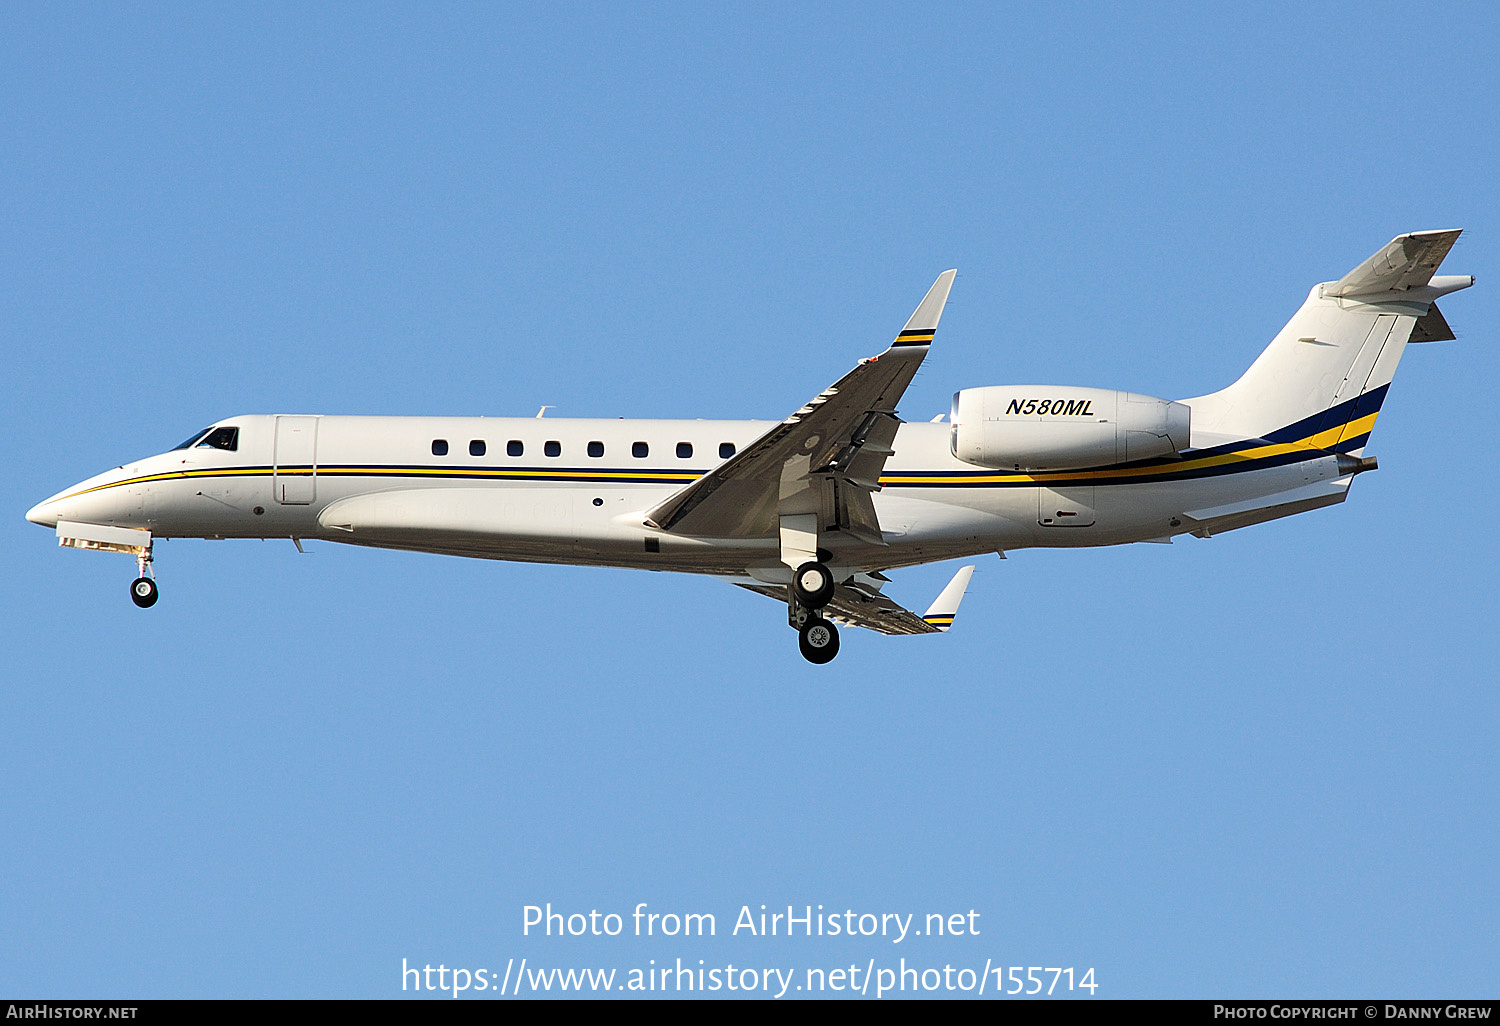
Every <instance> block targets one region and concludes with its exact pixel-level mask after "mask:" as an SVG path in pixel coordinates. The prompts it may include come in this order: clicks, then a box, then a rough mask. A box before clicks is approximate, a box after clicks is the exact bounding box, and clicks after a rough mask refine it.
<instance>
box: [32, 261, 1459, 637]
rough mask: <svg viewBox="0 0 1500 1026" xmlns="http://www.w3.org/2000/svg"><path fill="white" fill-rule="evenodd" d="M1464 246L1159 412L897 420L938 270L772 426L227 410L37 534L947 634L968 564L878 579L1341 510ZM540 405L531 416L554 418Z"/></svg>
mask: <svg viewBox="0 0 1500 1026" xmlns="http://www.w3.org/2000/svg"><path fill="white" fill-rule="evenodd" d="M1458 235H1459V233H1458V231H1428V232H1415V233H1412V234H1410V235H1402V236H1400V237H1398V238H1396V239H1395V240H1393V241H1392V242H1391V243H1390V245H1388V246H1386V247H1384V248H1383V249H1381V250H1380V252H1378V253H1376V254H1375V255H1374V256H1373V257H1371V258H1370V259H1369V260H1366V261H1365V262H1364V263H1362V264H1360V265H1359V266H1358V267H1356V268H1355V269H1354V270H1352V271H1350V272H1349V273H1348V274H1346V275H1344V277H1342V278H1340V279H1339V280H1338V281H1335V282H1328V283H1324V284H1321V285H1317V286H1315V287H1314V288H1313V290H1312V293H1311V294H1310V295H1309V296H1308V297H1307V301H1306V302H1305V303H1304V304H1303V305H1302V308H1301V309H1300V310H1298V311H1297V313H1296V315H1295V316H1293V317H1292V319H1291V321H1290V322H1289V323H1288V324H1287V326H1286V327H1285V328H1283V329H1282V330H1281V333H1280V334H1279V335H1277V336H1276V338H1275V339H1273V340H1272V342H1271V344H1270V346H1269V347H1268V348H1267V349H1266V350H1265V352H1263V353H1262V354H1261V355H1260V357H1259V359H1257V360H1256V361H1255V363H1254V364H1252V365H1251V367H1250V369H1249V370H1248V371H1246V372H1245V374H1244V375H1243V376H1242V377H1241V378H1240V379H1239V380H1238V381H1236V382H1235V383H1234V384H1232V385H1230V386H1229V387H1228V388H1225V389H1223V390H1222V391H1218V392H1214V393H1212V394H1210V395H1204V396H1199V397H1197V398H1195V399H1182V400H1179V401H1176V402H1171V401H1168V400H1165V399H1157V398H1153V397H1152V396H1148V395H1138V394H1135V393H1131V392H1116V391H1108V390H1105V389H1097V388H1076V387H1069V386H1055V385H1019V386H995V387H987V388H967V389H964V390H963V391H961V392H959V393H957V394H956V395H955V396H954V397H953V407H952V413H951V415H950V416H949V422H948V423H942V422H941V421H942V418H941V417H939V418H938V419H937V420H936V421H934V422H931V423H922V424H911V423H903V422H902V421H901V420H900V418H898V417H897V415H896V406H897V403H898V402H899V401H900V399H901V395H902V393H903V392H904V391H905V390H906V386H907V385H908V384H909V383H910V382H911V379H912V376H913V375H914V374H915V373H916V371H917V368H918V366H920V364H921V363H922V359H923V357H925V356H926V355H927V350H928V349H929V347H930V346H931V344H932V339H933V333H934V332H935V331H936V329H937V326H938V320H939V318H940V317H941V316H942V312H943V307H944V305H945V304H946V302H947V299H948V290H949V288H950V287H951V286H952V284H953V278H954V275H955V273H956V272H954V271H945V272H944V273H943V274H942V275H940V276H939V277H938V280H937V282H936V283H935V284H934V285H933V286H932V289H931V290H930V291H929V292H928V293H927V296H926V298H925V299H923V300H922V302H921V304H920V305H919V306H918V307H917V310H916V312H915V313H914V314H912V316H911V319H910V320H909V321H907V323H906V327H905V328H903V329H902V330H901V332H900V334H898V335H897V336H896V340H895V341H894V342H892V343H891V345H890V347H889V348H888V349H887V350H886V351H885V352H883V353H881V354H880V355H879V356H874V357H871V358H869V359H867V360H862V361H860V363H859V365H858V366H857V367H855V368H854V369H853V370H852V371H850V372H849V373H848V374H846V375H844V377H843V378H841V379H839V381H838V382H836V383H835V384H834V385H833V386H831V387H830V388H827V389H825V390H823V391H822V392H819V393H818V394H817V395H816V396H814V397H813V398H812V399H811V400H809V401H808V403H807V404H806V405H805V406H802V407H800V408H798V409H797V410H796V411H795V412H794V413H792V414H791V416H789V417H787V418H786V419H785V420H782V421H774V422H773V421H703V420H637V421H630V420H565V419H561V418H547V417H542V416H541V415H540V414H539V415H538V416H537V417H532V418H526V419H491V418H483V419H481V418H457V417H445V418H436V417H331V416H283V415H273V416H244V417H231V418H229V419H228V420H223V421H220V422H218V423H216V424H213V425H211V426H210V427H207V428H205V429H203V430H202V431H198V432H196V433H194V434H193V435H192V436H191V437H189V438H188V440H187V441H185V442H183V443H182V444H181V445H179V446H177V447H176V448H175V449H172V450H171V451H170V452H165V453H162V454H160V455H158V456H149V457H147V458H145V459H142V460H138V461H136V462H134V463H131V464H128V465H126V466H122V467H117V468H115V469H114V470H110V471H107V472H106V473H103V474H100V475H99V476H97V477H92V478H89V479H88V480H87V481H83V482H81V483H79V484H76V485H74V486H73V487H71V488H68V489H65V490H64V491H62V492H59V493H58V494H57V495H55V496H53V497H52V498H50V499H48V500H46V501H45V502H43V503H41V504H39V505H37V506H36V507H35V508H33V509H32V510H31V511H30V512H28V513H27V514H26V518H27V519H28V520H30V521H32V522H34V523H38V524H43V525H46V526H49V527H55V528H56V531H57V538H58V541H59V543H60V544H62V545H65V546H71V547H73V548H79V549H95V550H102V551H108V552H127V553H131V554H133V555H135V557H136V559H137V562H138V565H139V568H140V576H139V578H138V579H137V580H135V581H134V582H133V583H132V585H131V597H132V598H133V599H134V600H135V603H136V604H137V605H139V606H142V607H146V606H150V605H152V604H154V603H155V602H156V599H157V587H156V581H155V574H154V572H153V570H152V562H151V550H152V542H153V540H154V539H156V538H291V539H292V540H293V541H294V542H296V543H297V544H298V547H299V548H300V547H301V541H302V540H303V539H308V538H317V539H322V540H324V541H333V542H345V543H348V544H352V545H369V546H374V547H377V548H392V549H409V550H413V551H419V552H438V553H447V554H450V555H460V556H475V557H480V558H485V559H510V560H525V561H530V562H538V563H579V564H586V565H590V566H619V567H636V568H644V569H651V570H678V571H683V572H687V573H701V574H712V575H715V576H718V577H722V578H723V579H725V580H727V581H730V582H732V583H734V584H738V585H741V586H742V587H745V588H749V589H751V590H752V591H757V592H760V593H761V594H763V595H767V596H770V597H771V598H773V599H776V600H777V601H782V602H785V603H786V607H787V617H788V620H789V622H790V623H791V625H792V626H793V627H794V628H796V629H797V631H798V635H799V639H800V643H801V649H802V654H803V655H804V656H806V657H807V658H808V659H809V660H811V661H812V662H814V663H826V662H827V661H828V660H830V659H832V658H833V657H834V655H835V654H837V652H838V647H839V635H838V630H837V627H836V626H835V625H836V624H842V625H855V626H859V627H867V628H870V629H872V630H876V631H880V632H881V633H884V634H923V633H929V632H935V631H946V630H948V628H949V627H950V626H952V624H953V617H954V614H955V613H957V611H958V605H959V602H960V600H961V599H962V598H963V595H964V591H965V589H966V588H967V587H968V584H969V578H970V576H971V575H972V573H973V570H974V568H973V567H972V566H965V567H963V568H962V569H961V570H959V571H958V573H957V574H955V575H954V577H953V580H952V581H951V582H950V583H949V584H948V586H947V587H946V588H944V589H943V591H942V593H941V594H940V595H938V597H937V600H936V601H935V602H933V603H932V605H931V606H930V607H929V608H928V609H927V611H926V612H925V613H924V614H922V615H920V616H918V615H917V614H915V613H914V612H912V611H910V610H907V609H905V608H903V607H902V606H900V605H898V604H897V603H896V602H894V601H893V600H891V599H890V598H888V597H887V596H886V595H885V594H884V593H883V590H882V589H883V588H884V586H885V585H886V583H887V582H888V580H889V578H887V577H886V576H885V575H884V571H886V570H890V569H892V568H895V567H903V566H912V565H916V564H919V563H927V562H932V561H935V560H946V559H953V558H959V557H965V556H974V555H977V554H982V553H990V552H994V553H999V554H1000V555H1002V556H1003V555H1004V554H1005V552H1006V551H1007V550H1009V549H1022V548H1027V547H1033V546H1042V547H1055V548H1064V547H1066V548H1077V547H1082V546H1090V545H1118V544H1121V543H1124V542H1140V541H1166V540H1170V539H1171V538H1172V537H1173V536H1175V535H1179V534H1192V535H1196V536H1198V537H1200V538H1207V537H1209V536H1210V535H1213V534H1217V533H1220V532H1223V531H1232V530H1235V529H1236V528H1240V527H1246V526H1249V525H1251V524H1258V523H1262V522H1264V521H1267V520H1273V519H1275V518H1277V517H1285V516H1290V515H1292V514H1294V513H1301V512H1304V511H1307V510H1312V509H1317V508H1319V507H1322V506H1329V505H1332V504H1334V503H1338V502H1342V501H1343V500H1344V498H1345V496H1346V494H1347V492H1348V490H1349V485H1350V483H1351V482H1352V481H1353V480H1354V477H1355V475H1357V474H1359V473H1362V472H1363V471H1366V470H1372V469H1374V467H1375V460H1374V459H1372V458H1368V457H1366V456H1365V455H1364V450H1365V445H1366V442H1367V441H1368V439H1369V436H1370V429H1371V427H1372V426H1373V424H1374V423H1375V417H1376V414H1377V413H1378V412H1379V410H1380V405H1381V402H1382V401H1383V400H1384V399H1385V394H1386V390H1387V388H1388V387H1389V385H1390V383H1391V379H1392V376H1393V375H1394V374H1395V371H1396V363H1397V361H1399V360H1400V359H1401V354H1402V352H1403V351H1404V350H1405V348H1406V345H1407V343H1408V342H1429V341H1437V340H1442V339H1451V338H1452V337H1453V333H1452V332H1451V331H1450V330H1449V328H1448V324H1447V322H1446V321H1445V320H1444V318H1443V315H1442V313H1441V312H1440V311H1439V310H1438V308H1437V306H1436V305H1435V301H1436V300H1437V299H1438V298H1439V297H1441V296H1444V295H1446V294H1448V293H1450V292H1454V291H1457V290H1458V289H1463V288H1467V287H1468V286H1470V285H1472V284H1473V283H1474V279H1473V278H1472V277H1469V276H1467V275H1465V276H1451V275H1450V276H1440V277H1434V272H1435V271H1436V270H1437V268H1438V265H1439V264H1440V263H1441V262H1442V261H1443V258H1444V257H1445V256H1446V255H1447V253H1448V250H1449V249H1450V248H1451V247H1452V246H1453V243H1454V241H1455V240H1456V239H1457V238H1458ZM543 412H545V408H544V409H543Z"/></svg>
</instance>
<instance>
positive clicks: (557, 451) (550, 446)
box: [542, 442, 562, 456]
mask: <svg viewBox="0 0 1500 1026" xmlns="http://www.w3.org/2000/svg"><path fill="white" fill-rule="evenodd" d="M542 452H544V453H546V454H547V455H548V456H561V455H562V443H561V442H547V443H546V444H545V445H543V446H542Z"/></svg>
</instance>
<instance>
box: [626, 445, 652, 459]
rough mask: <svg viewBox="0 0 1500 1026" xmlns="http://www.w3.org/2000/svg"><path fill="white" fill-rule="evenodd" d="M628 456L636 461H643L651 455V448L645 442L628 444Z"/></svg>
mask: <svg viewBox="0 0 1500 1026" xmlns="http://www.w3.org/2000/svg"><path fill="white" fill-rule="evenodd" d="M630 455H632V456H634V457H635V458H636V459H638V460H643V459H645V458H646V457H647V456H649V455H651V447H650V446H649V445H647V444H646V443H645V442H632V443H630Z"/></svg>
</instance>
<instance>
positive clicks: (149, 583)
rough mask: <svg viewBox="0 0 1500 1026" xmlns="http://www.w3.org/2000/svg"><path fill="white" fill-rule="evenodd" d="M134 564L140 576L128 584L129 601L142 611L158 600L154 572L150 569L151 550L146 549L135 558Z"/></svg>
mask: <svg viewBox="0 0 1500 1026" xmlns="http://www.w3.org/2000/svg"><path fill="white" fill-rule="evenodd" d="M135 562H136V565H137V566H138V567H140V573H141V575H140V576H139V577H137V578H136V579H135V580H133V581H131V582H130V600H131V601H132V602H134V603H135V604H136V605H138V606H140V607H141V608H142V609H150V608H151V607H152V606H154V605H156V600H157V598H158V593H157V590H156V572H155V571H153V570H152V569H151V549H150V548H149V547H147V549H146V551H144V552H142V553H141V554H140V555H138V556H136V557H135Z"/></svg>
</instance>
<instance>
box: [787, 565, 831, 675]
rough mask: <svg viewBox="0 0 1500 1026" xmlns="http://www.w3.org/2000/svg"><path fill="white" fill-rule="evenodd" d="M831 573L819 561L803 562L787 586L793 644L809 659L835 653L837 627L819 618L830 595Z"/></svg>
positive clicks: (817, 659) (827, 658)
mask: <svg viewBox="0 0 1500 1026" xmlns="http://www.w3.org/2000/svg"><path fill="white" fill-rule="evenodd" d="M833 588H834V580H833V574H832V573H830V572H829V570H828V568H827V567H826V566H824V565H823V564H822V563H816V562H813V563H803V564H802V565H801V566H799V567H798V568H797V571H796V573H794V574H792V583H791V587H790V588H788V589H787V590H788V592H789V595H788V597H787V619H788V620H789V621H790V623H791V625H792V626H793V627H795V628H797V646H798V647H799V648H800V649H801V650H802V658H804V659H806V660H807V661H808V662H810V663H818V664H822V663H826V662H829V661H830V660H832V659H833V657H834V656H836V655H838V654H839V631H838V628H837V627H835V626H834V625H833V624H831V623H829V622H828V621H827V620H825V619H823V607H824V606H826V605H827V604H828V600H829V599H831V598H833Z"/></svg>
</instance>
